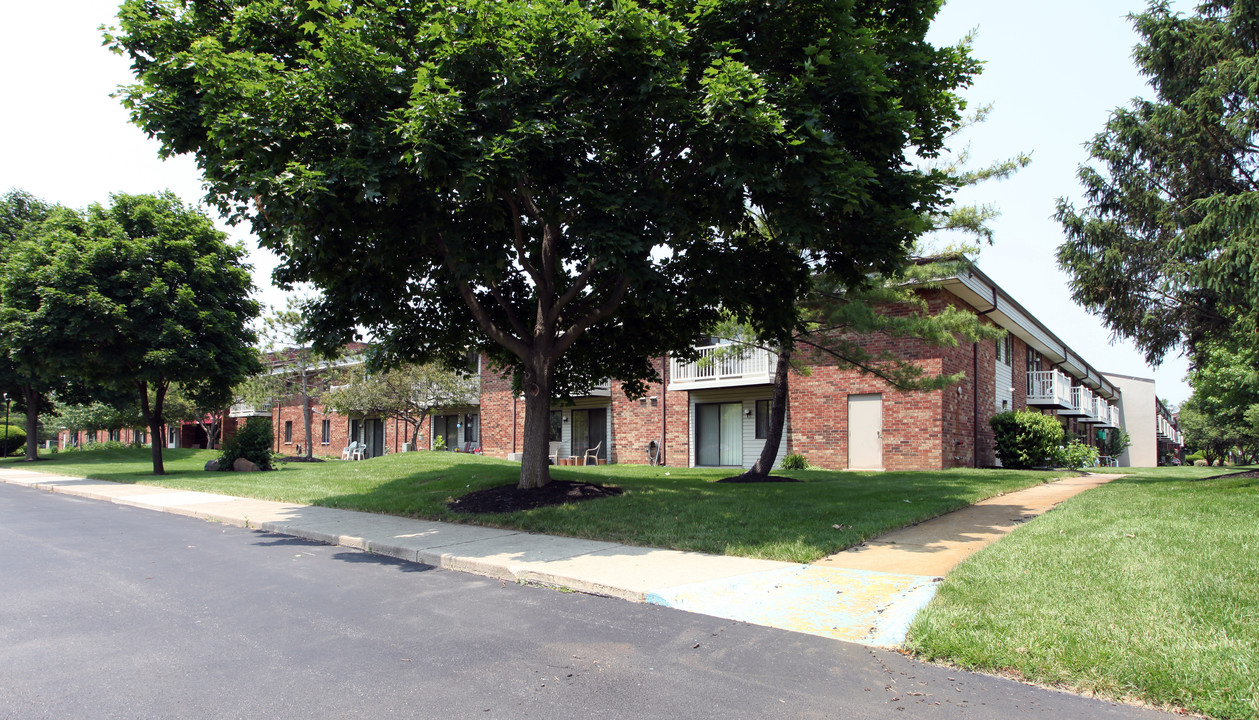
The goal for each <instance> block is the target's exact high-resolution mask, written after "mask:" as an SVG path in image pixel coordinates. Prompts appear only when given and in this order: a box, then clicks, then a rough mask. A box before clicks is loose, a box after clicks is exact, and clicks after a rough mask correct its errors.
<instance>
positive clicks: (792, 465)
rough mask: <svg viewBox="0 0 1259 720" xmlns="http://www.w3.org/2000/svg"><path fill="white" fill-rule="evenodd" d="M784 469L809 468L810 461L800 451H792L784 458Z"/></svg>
mask: <svg viewBox="0 0 1259 720" xmlns="http://www.w3.org/2000/svg"><path fill="white" fill-rule="evenodd" d="M782 469H783V470H808V469H809V461H808V459H806V458H805V457H804V456H803V455H801V454H800V453H791V454H790V455H786V456H784V457H783V460H782Z"/></svg>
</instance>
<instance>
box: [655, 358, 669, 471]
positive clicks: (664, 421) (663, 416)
mask: <svg viewBox="0 0 1259 720" xmlns="http://www.w3.org/2000/svg"><path fill="white" fill-rule="evenodd" d="M668 398H669V356H668V355H661V356H660V449H659V450H658V451H657V456H656V464H657V465H664V461H665V454H664V447H665V438H666V437H668V435H669V414H668V413H667V412H665V409H666V408H667V407H668V405H669V400H668Z"/></svg>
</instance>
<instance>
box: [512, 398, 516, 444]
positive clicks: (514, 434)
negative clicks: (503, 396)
mask: <svg viewBox="0 0 1259 720" xmlns="http://www.w3.org/2000/svg"><path fill="white" fill-rule="evenodd" d="M511 454H512V455H515V454H516V393H512V394H511Z"/></svg>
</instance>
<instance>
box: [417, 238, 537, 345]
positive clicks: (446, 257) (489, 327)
mask: <svg viewBox="0 0 1259 720" xmlns="http://www.w3.org/2000/svg"><path fill="white" fill-rule="evenodd" d="M437 246H438V248H439V250H440V251H441V254H442V262H444V263H445V264H446V267H447V268H449V267H450V249H449V248H448V247H446V240H445V238H443V237H442V235H441V233H438V234H437ZM455 287H457V288H458V289H459V296H460V297H462V298H463V302H464V304H465V305H467V306H468V309H469V310H471V311H472V317H473V319H475V320H476V321H477V324H479V325H480V326H481V329H482V330H484V331H485V334H486V335H488V336H489V337H490V339H491V340H493V341H494V342H496V343H498V344H499V345H502V346H503V347H505V348H507V349H508V350H509V351H511V353H512V354H514V355H515V356H516V357H519V358H520V359H521V360H524V359H526V358H527V357H528V354H529V346H528V344H526V343H525V342H524V341H523V340H521V339H520V338H517V337H513V336H511V335H509V334H507V333H505V332H503V330H502V328H500V327H499V326H498V325H497V324H496V323H495V322H494V320H493V318H491V317H490V314H489V313H488V312H486V310H485V307H484V306H482V305H481V301H480V300H478V299H477V296H476V293H474V292H472V286H471V285H469V284H468V282H467V281H466V280H456V281H455Z"/></svg>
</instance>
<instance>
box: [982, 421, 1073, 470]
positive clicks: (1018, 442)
mask: <svg viewBox="0 0 1259 720" xmlns="http://www.w3.org/2000/svg"><path fill="white" fill-rule="evenodd" d="M988 424H989V425H991V426H992V433H993V439H994V441H995V443H996V446H997V457H999V458H1001V465H1002V466H1003V467H1008V468H1013V469H1015V470H1022V469H1026V468H1031V467H1040V466H1043V465H1046V464H1048V463H1049V462H1050V461H1051V460H1052V459H1053V457H1054V451H1055V450H1057V448H1058V446H1059V445H1061V444H1062V436H1063V431H1062V425H1060V424H1059V423H1058V421H1057V420H1056V419H1054V418H1053V417H1051V416H1049V415H1042V414H1040V413H1038V412H1036V411H1034V410H1020V411H1017V412H1016V411H1008V412H1003V413H997V414H996V415H993V416H992V419H990V420H989V421H988Z"/></svg>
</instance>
